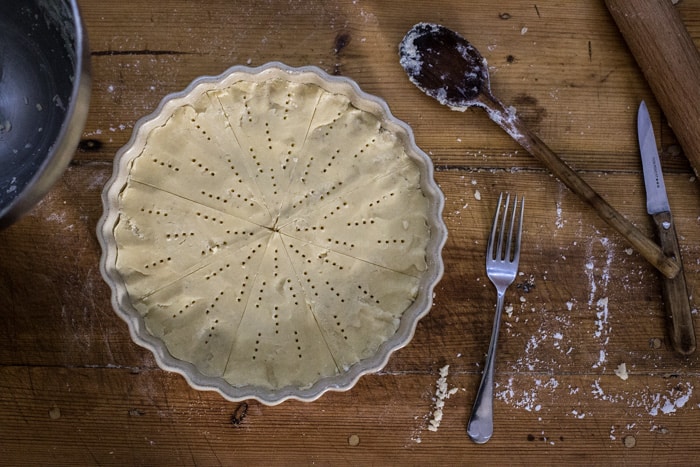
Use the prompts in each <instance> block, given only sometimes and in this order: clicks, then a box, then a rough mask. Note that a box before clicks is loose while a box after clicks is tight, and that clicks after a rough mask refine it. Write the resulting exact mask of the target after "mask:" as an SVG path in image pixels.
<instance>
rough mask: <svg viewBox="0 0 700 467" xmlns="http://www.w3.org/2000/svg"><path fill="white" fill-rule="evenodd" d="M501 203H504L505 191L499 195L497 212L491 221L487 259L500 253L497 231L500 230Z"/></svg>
mask: <svg viewBox="0 0 700 467" xmlns="http://www.w3.org/2000/svg"><path fill="white" fill-rule="evenodd" d="M501 204H503V193H501V195H500V196H499V197H498V204H497V205H496V213H495V214H494V215H493V222H492V223H491V234H490V235H489V241H488V243H487V245H486V250H487V251H486V261H488V260H491V259H494V258H496V257H497V255H500V250H501V247H500V241H499V243H498V245H499V247H498V250H496V233H497V232H498V224H499V222H498V218H499V216H500V212H501ZM497 252H498V253H497Z"/></svg>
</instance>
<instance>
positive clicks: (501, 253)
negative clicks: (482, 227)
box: [496, 193, 518, 260]
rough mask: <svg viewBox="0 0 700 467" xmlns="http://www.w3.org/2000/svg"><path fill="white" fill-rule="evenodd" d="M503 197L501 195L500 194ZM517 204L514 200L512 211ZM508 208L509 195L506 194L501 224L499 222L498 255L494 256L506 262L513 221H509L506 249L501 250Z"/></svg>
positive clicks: (516, 199) (508, 256)
mask: <svg viewBox="0 0 700 467" xmlns="http://www.w3.org/2000/svg"><path fill="white" fill-rule="evenodd" d="M501 196H503V194H501ZM517 204H518V198H517V197H516V198H515V204H514V205H513V209H515V206H516V205H517ZM509 206H510V193H508V196H506V204H505V205H504V206H503V222H501V233H500V235H499V237H498V254H497V255H496V259H499V260H508V259H510V243H511V239H512V237H513V219H512V218H511V221H510V229H509V231H508V239H507V240H506V242H507V243H506V249H505V250H504V249H503V236H504V235H505V233H506V226H507V225H508V207H509Z"/></svg>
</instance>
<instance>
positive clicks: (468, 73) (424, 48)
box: [399, 23, 680, 278]
mask: <svg viewBox="0 0 700 467" xmlns="http://www.w3.org/2000/svg"><path fill="white" fill-rule="evenodd" d="M399 55H400V57H401V66H402V67H403V68H404V70H405V71H406V73H407V74H408V77H409V79H410V80H411V82H412V83H413V84H415V85H416V86H418V88H419V89H421V90H422V91H423V92H425V93H426V94H427V95H429V96H430V97H433V98H435V99H437V100H438V101H439V102H440V103H441V104H444V105H446V106H448V107H450V108H451V109H452V110H459V111H464V110H466V109H467V108H469V107H473V106H476V107H481V108H483V109H485V110H486V112H487V113H488V115H489V117H490V118H491V120H493V121H494V122H496V123H497V124H498V125H499V126H500V127H501V128H503V129H504V130H505V131H506V133H508V134H509V135H510V136H511V137H512V138H513V139H514V140H515V141H517V142H518V143H519V144H520V145H521V146H522V147H523V148H525V150H527V151H528V152H529V153H530V154H532V155H533V156H534V157H535V158H537V159H538V160H539V161H540V162H542V163H543V164H544V165H545V166H546V167H547V168H549V170H550V171H551V172H552V173H553V174H554V175H555V176H556V177H557V178H559V180H561V181H562V182H564V184H565V185H566V186H568V187H569V188H570V189H571V191H573V192H574V193H576V194H577V195H578V196H579V197H580V198H581V199H583V200H584V201H586V202H587V203H588V204H590V205H591V206H592V207H593V208H594V209H595V210H596V211H597V212H598V214H599V215H600V217H602V218H603V219H604V220H605V221H606V222H607V223H608V224H609V225H610V226H612V227H613V228H614V229H615V230H617V231H618V232H619V233H620V234H621V235H622V236H623V237H625V238H626V239H627V240H628V241H629V243H630V244H631V245H632V246H633V247H634V248H635V249H636V250H637V251H638V252H639V253H640V254H641V255H642V256H643V257H644V258H646V259H647V261H649V263H651V264H652V265H653V266H654V267H656V268H657V269H658V270H659V271H661V273H662V274H664V275H665V276H666V277H669V278H673V277H675V276H676V275H677V274H678V272H679V271H680V268H679V266H678V263H677V262H676V261H675V259H672V258H669V257H668V256H666V255H665V254H664V252H663V251H662V250H661V248H660V247H659V246H658V245H657V244H656V243H654V242H653V241H652V240H651V239H650V238H648V237H647V236H645V235H644V234H643V233H642V232H641V231H640V230H639V229H638V228H637V227H636V226H635V225H634V224H632V223H631V222H630V221H628V220H627V219H626V218H625V217H624V216H623V215H622V214H620V213H619V212H617V211H616V210H615V209H613V207H612V206H610V205H609V204H608V203H607V201H605V200H604V199H603V198H602V197H601V196H600V195H599V194H598V193H597V192H596V191H595V190H594V189H593V188H591V187H590V185H588V184H587V183H586V182H585V181H584V180H583V179H582V178H581V177H580V176H579V175H578V174H577V173H576V172H575V171H574V170H573V169H572V168H571V167H569V166H568V165H567V164H566V163H565V162H564V161H563V160H561V159H560V158H559V156H557V155H556V154H555V153H554V151H552V150H551V149H549V147H547V145H546V144H545V143H544V142H543V141H542V140H540V139H539V138H538V137H537V136H536V135H535V134H534V133H532V132H531V131H530V130H529V129H528V128H527V127H526V126H525V125H524V124H523V123H522V122H521V120H520V118H518V116H517V114H516V113H515V109H514V108H513V107H505V106H504V105H503V104H502V103H501V102H500V101H499V100H498V99H497V98H496V97H495V96H494V95H493V94H492V93H491V84H490V79H489V72H488V66H487V63H486V60H485V59H484V58H483V57H482V56H481V54H480V53H479V51H478V50H476V48H475V47H474V46H472V45H471V44H470V43H469V42H468V41H467V40H466V39H464V38H463V37H461V36H460V35H459V34H457V33H455V32H453V31H451V30H449V29H447V28H446V27H444V26H440V25H437V24H431V23H418V24H416V25H415V26H413V28H411V30H410V31H408V33H406V36H405V37H404V38H403V40H402V41H401V44H400V46H399Z"/></svg>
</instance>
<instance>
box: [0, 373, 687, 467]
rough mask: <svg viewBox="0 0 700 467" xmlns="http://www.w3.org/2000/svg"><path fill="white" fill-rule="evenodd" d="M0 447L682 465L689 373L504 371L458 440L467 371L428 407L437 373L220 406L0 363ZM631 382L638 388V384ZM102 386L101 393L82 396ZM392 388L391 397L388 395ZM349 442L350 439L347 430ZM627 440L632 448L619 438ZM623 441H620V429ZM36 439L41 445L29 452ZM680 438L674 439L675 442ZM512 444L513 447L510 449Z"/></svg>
mask: <svg viewBox="0 0 700 467" xmlns="http://www.w3.org/2000/svg"><path fill="white" fill-rule="evenodd" d="M0 378H2V380H3V381H5V388H4V389H5V391H3V393H2V394H1V395H0V410H2V412H3V413H11V414H13V415H12V416H11V417H6V418H5V419H4V422H3V424H2V426H0V440H1V441H0V453H1V454H2V455H3V460H4V462H7V463H9V464H18V463H22V464H26V463H40V464H46V463H52V462H55V460H56V459H61V464H62V465H74V464H80V465H86V464H90V465H93V464H121V465H125V464H129V465H133V464H150V465H152V464H163V463H165V464H170V465H172V464H177V465H202V464H204V465H221V464H224V465H225V464H230V463H246V464H248V463H254V464H256V465H257V464H261V463H265V464H267V465H270V464H283V463H285V464H290V463H291V464H297V463H304V464H306V463H311V462H313V463H322V464H326V463H337V462H343V463H353V464H369V463H392V464H393V463H397V462H408V463H410V464H418V463H425V462H430V461H431V460H435V459H443V460H444V461H446V462H449V461H447V460H448V459H451V460H452V461H455V462H460V461H462V462H463V461H469V462H471V461H475V460H476V459H479V461H480V462H487V463H492V462H499V460H500V461H503V460H505V459H507V460H508V461H509V462H512V463H513V464H519V465H528V464H531V463H532V462H535V461H537V460H538V459H540V460H541V459H543V458H546V459H550V460H551V459H557V462H562V463H564V462H565V463H574V464H580V463H582V462H586V463H601V462H627V463H632V464H639V463H647V462H650V461H651V462H654V461H657V462H663V461H664V460H665V459H668V458H669V457H670V456H673V459H674V461H677V462H679V463H692V462H693V456H694V454H693V452H692V451H691V450H687V449H682V447H683V446H689V445H691V444H692V443H693V442H694V433H695V432H696V430H697V429H698V419H697V417H695V416H694V413H693V412H694V411H693V408H692V407H691V406H690V405H691V402H690V401H689V400H688V398H689V396H690V395H691V394H692V387H693V386H694V385H695V384H697V383H698V380H697V375H696V376H692V377H680V378H678V377H670V378H667V377H662V376H655V377H654V376H652V377H649V376H635V375H633V376H631V377H630V379H628V380H627V381H622V380H621V379H619V378H618V377H616V376H600V377H596V378H590V377H587V376H578V375H570V374H565V375H531V374H513V375H510V376H509V378H508V379H507V380H504V379H503V378H502V377H501V378H499V386H498V388H497V399H496V403H495V410H496V420H495V423H496V431H495V433H494V437H493V438H492V440H491V441H490V442H489V444H488V445H487V446H486V449H485V448H484V447H482V446H477V445H475V444H473V443H471V442H469V441H468V440H467V439H466V434H465V428H464V427H465V425H466V419H467V416H468V411H469V406H470V404H471V401H472V398H473V395H474V391H475V386H476V384H477V381H476V377H475V376H474V375H465V374H460V373H452V372H450V374H449V375H448V378H447V384H448V387H449V388H456V389H457V391H456V392H455V393H454V394H453V395H452V396H451V397H450V398H449V399H447V400H446V401H445V402H446V403H445V409H444V417H443V419H442V421H441V423H440V426H439V428H438V429H437V431H430V430H429V429H428V425H429V421H430V419H431V418H432V417H433V411H434V402H433V401H432V400H431V398H432V396H433V394H434V391H435V382H436V379H437V372H436V371H435V372H433V373H432V374H423V375H420V374H416V375H403V376H396V375H395V376H391V377H389V376H369V377H366V378H363V380H362V381H361V382H360V383H359V384H358V388H357V390H354V391H351V392H345V393H329V394H327V395H326V396H324V397H323V398H321V399H320V400H319V401H317V402H315V403H313V404H304V403H299V402H289V403H285V404H283V405H282V406H279V407H265V406H263V405H260V404H258V403H256V402H253V401H248V402H246V403H245V404H237V403H222V402H221V401H220V400H219V397H218V396H216V395H215V394H212V393H208V392H199V391H194V390H192V389H190V388H189V387H188V386H187V385H186V384H185V383H184V382H183V380H182V379H181V378H180V377H179V376H176V375H172V374H168V373H165V372H161V371H143V372H133V371H130V370H129V369H121V368H112V369H99V370H96V369H56V368H46V367H33V368H28V367H4V368H2V369H1V370H0ZM639 388H644V389H642V390H640V389H639ZM94 394H99V395H100V398H95V397H93V395H94ZM397 394H400V395H401V397H396V396H397ZM353 435H354V436H357V438H358V441H359V443H358V444H357V445H352V444H353V443H351V442H350V438H351V437H352V436H353ZM629 437H632V438H634V442H635V443H636V444H635V446H633V447H627V446H625V439H627V438H629ZM626 442H627V443H630V442H631V440H630V439H627V441H626ZM37 448H38V449H37ZM679 448H681V449H679ZM516 453H517V454H516Z"/></svg>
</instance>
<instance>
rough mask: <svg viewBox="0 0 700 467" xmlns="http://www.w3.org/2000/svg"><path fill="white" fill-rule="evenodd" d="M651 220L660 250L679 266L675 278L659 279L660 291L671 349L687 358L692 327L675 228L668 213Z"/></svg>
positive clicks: (692, 345)
mask: <svg viewBox="0 0 700 467" xmlns="http://www.w3.org/2000/svg"><path fill="white" fill-rule="evenodd" d="M652 218H653V219H654V224H656V231H657V233H658V235H659V243H660V244H661V249H662V250H663V251H664V253H666V254H667V255H668V256H671V257H674V258H676V260H677V261H678V264H680V265H681V272H680V273H679V274H678V275H677V276H676V277H674V278H673V279H669V278H668V277H665V276H664V277H663V278H662V290H663V298H664V306H665V307H666V319H667V322H668V325H669V331H670V332H669V333H670V336H671V344H672V345H673V348H674V350H675V351H676V352H678V353H680V354H681V355H690V354H692V353H693V352H695V328H694V326H693V316H692V314H691V312H690V301H689V299H688V289H687V287H686V284H685V274H683V261H682V259H681V251H680V248H679V246H678V237H677V236H676V229H675V227H674V226H673V218H672V217H671V213H670V212H662V213H659V214H655V215H653V216H652Z"/></svg>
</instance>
